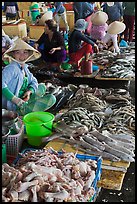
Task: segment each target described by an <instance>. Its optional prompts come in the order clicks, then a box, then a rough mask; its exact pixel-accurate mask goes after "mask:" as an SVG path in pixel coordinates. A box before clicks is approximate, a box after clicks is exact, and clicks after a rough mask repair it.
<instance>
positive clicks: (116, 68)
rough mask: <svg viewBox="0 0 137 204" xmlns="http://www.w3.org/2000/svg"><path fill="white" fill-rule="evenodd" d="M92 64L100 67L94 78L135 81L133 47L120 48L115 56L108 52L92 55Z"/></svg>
mask: <svg viewBox="0 0 137 204" xmlns="http://www.w3.org/2000/svg"><path fill="white" fill-rule="evenodd" d="M92 61H93V63H94V64H97V65H100V66H102V69H100V71H99V73H98V74H97V76H96V77H95V78H120V79H135V45H133V46H129V47H127V48H126V49H122V48H121V53H120V54H119V55H117V54H116V53H112V52H111V51H108V50H103V51H100V52H99V53H98V54H93V56H92Z"/></svg>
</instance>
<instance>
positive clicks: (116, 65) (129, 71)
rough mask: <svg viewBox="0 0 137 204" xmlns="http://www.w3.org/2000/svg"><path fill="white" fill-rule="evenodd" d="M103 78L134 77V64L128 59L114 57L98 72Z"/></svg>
mask: <svg viewBox="0 0 137 204" xmlns="http://www.w3.org/2000/svg"><path fill="white" fill-rule="evenodd" d="M100 74H101V77H103V78H133V79H134V78H135V65H134V63H133V62H132V61H129V60H128V59H116V60H115V61H114V62H113V63H111V64H110V65H109V66H108V67H106V68H104V69H103V70H101V72H100Z"/></svg>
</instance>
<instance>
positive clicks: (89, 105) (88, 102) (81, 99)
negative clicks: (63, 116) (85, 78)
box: [67, 89, 107, 111]
mask: <svg viewBox="0 0 137 204" xmlns="http://www.w3.org/2000/svg"><path fill="white" fill-rule="evenodd" d="M67 105H68V108H76V107H82V108H86V109H87V110H89V111H101V110H103V109H105V108H106V106H107V103H106V102H105V101H104V100H100V99H99V98H98V97H97V96H95V95H93V93H87V92H86V93H85V92H84V90H82V89H81V90H79V91H77V92H76V94H75V96H74V97H73V98H72V99H71V100H69V101H68V103H67Z"/></svg>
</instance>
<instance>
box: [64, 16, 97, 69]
mask: <svg viewBox="0 0 137 204" xmlns="http://www.w3.org/2000/svg"><path fill="white" fill-rule="evenodd" d="M87 26H88V22H86V21H85V20H84V19H78V20H77V21H76V23H75V26H74V30H73V31H72V33H71V34H70V37H69V40H68V45H69V59H70V60H69V64H76V65H77V66H78V67H79V61H80V60H81V59H82V58H83V57H85V60H86V61H88V60H89V57H90V56H91V54H92V53H93V52H98V46H97V44H96V43H95V42H96V40H95V41H93V39H92V38H91V37H90V36H88V35H86V34H85V30H86V28H87ZM92 47H93V48H92Z"/></svg>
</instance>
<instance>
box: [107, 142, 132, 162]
mask: <svg viewBox="0 0 137 204" xmlns="http://www.w3.org/2000/svg"><path fill="white" fill-rule="evenodd" d="M103 144H104V146H105V151H106V152H109V153H111V154H114V155H115V156H117V157H119V158H120V159H121V160H123V161H126V162H134V161H135V160H134V158H133V157H132V156H130V155H128V154H126V153H124V152H122V151H120V150H116V149H114V148H113V147H110V146H109V145H107V144H106V143H105V142H103Z"/></svg>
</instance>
